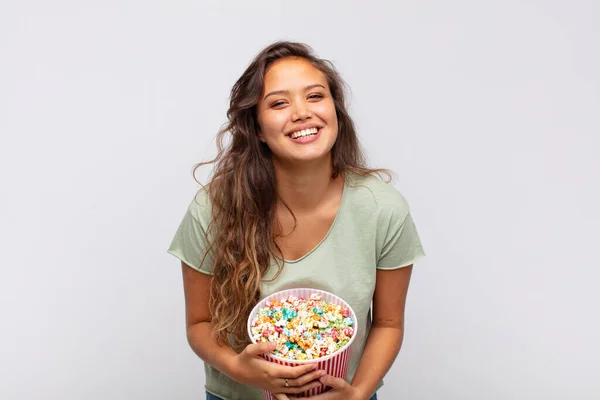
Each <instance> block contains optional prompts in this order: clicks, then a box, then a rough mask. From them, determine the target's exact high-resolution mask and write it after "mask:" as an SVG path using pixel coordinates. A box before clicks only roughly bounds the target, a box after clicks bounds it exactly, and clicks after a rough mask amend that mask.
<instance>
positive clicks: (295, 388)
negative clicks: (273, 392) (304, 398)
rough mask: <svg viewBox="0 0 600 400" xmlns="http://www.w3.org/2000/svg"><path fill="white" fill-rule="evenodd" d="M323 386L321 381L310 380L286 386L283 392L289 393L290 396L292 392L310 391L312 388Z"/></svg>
mask: <svg viewBox="0 0 600 400" xmlns="http://www.w3.org/2000/svg"><path fill="white" fill-rule="evenodd" d="M321 386H322V384H321V382H319V381H312V382H309V383H307V384H305V385H302V386H290V387H284V388H283V389H282V390H283V392H285V393H287V394H288V397H290V393H291V394H299V393H303V392H308V391H309V390H311V389H315V388H318V387H321ZM293 397H296V396H293ZM290 398H292V397H290Z"/></svg>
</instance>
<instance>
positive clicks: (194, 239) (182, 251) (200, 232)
mask: <svg viewBox="0 0 600 400" xmlns="http://www.w3.org/2000/svg"><path fill="white" fill-rule="evenodd" d="M207 197H208V196H207V194H206V193H205V191H204V190H202V191H200V192H199V193H198V195H196V197H195V198H194V200H193V201H192V203H191V204H190V205H189V207H188V209H187V211H186V213H185V215H184V216H183V219H182V220H181V223H180V224H179V227H178V228H177V231H176V232H175V237H174V238H173V240H172V242H171V245H170V246H169V250H168V253H169V254H172V255H173V256H175V257H177V258H179V259H180V260H181V261H183V262H185V263H186V264H187V265H189V266H190V267H192V268H194V269H196V270H198V271H200V272H202V273H205V274H208V275H212V270H213V265H212V264H213V259H214V258H213V253H214V252H213V251H212V250H211V251H210V252H208V254H207V253H206V252H207V250H208V246H209V239H208V237H207V231H208V227H209V224H210V222H211V219H212V217H211V211H212V210H211V206H210V204H209V203H208V199H207ZM205 255H206V257H205Z"/></svg>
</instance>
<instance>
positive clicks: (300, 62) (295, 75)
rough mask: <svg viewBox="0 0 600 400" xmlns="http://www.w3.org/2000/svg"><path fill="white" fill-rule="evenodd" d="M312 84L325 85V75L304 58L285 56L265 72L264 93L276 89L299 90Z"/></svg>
mask: <svg viewBox="0 0 600 400" xmlns="http://www.w3.org/2000/svg"><path fill="white" fill-rule="evenodd" d="M312 84H321V85H323V86H325V87H328V85H327V79H326V78H325V75H324V74H323V73H322V72H321V71H320V70H319V69H318V68H316V67H314V66H313V65H312V64H311V63H309V62H308V61H306V60H304V59H302V58H285V59H282V60H279V61H276V62H275V63H273V65H271V66H270V68H269V69H268V70H267V73H266V74H265V81H264V85H263V93H265V92H267V91H275V90H289V91H293V90H298V89H304V88H305V87H306V86H309V85H312Z"/></svg>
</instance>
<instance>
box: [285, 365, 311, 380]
mask: <svg viewBox="0 0 600 400" xmlns="http://www.w3.org/2000/svg"><path fill="white" fill-rule="evenodd" d="M316 369H317V364H306V365H299V366H297V367H284V366H281V370H280V372H281V375H280V376H281V377H282V378H288V379H290V378H292V379H295V378H299V377H301V376H302V375H304V374H306V373H309V372H312V371H314V370H316Z"/></svg>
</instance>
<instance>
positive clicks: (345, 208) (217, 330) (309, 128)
mask: <svg viewBox="0 0 600 400" xmlns="http://www.w3.org/2000/svg"><path fill="white" fill-rule="evenodd" d="M227 117H228V123H227V124H226V125H225V126H224V127H223V129H222V130H221V131H220V132H219V135H218V143H219V152H218V155H217V157H216V159H215V160H212V161H210V162H209V163H214V164H215V165H214V169H213V174H212V177H211V179H210V182H209V183H208V184H207V185H206V186H205V187H203V188H202V189H201V190H200V191H199V193H198V194H197V195H196V197H195V199H194V201H192V202H191V204H190V206H189V208H188V210H187V213H186V214H185V216H184V218H183V221H182V222H181V225H180V226H179V229H178V230H177V233H176V234H175V238H174V239H173V242H172V244H171V246H170V248H169V252H170V253H171V254H173V255H175V256H176V257H178V258H179V259H180V260H181V262H182V269H183V282H184V293H185V304H186V324H187V338H188V341H189V344H190V346H191V348H192V349H193V350H194V352H195V353H196V354H197V355H198V356H199V357H200V358H202V360H204V364H205V372H206V390H207V398H208V399H215V398H217V399H219V398H220V399H226V400H249V399H250V400H252V399H262V390H261V389H267V390H269V391H271V392H272V393H274V394H277V397H278V398H279V399H286V398H293V397H294V396H293V395H294V394H295V393H300V392H303V391H305V390H309V389H311V388H313V387H316V386H319V385H321V384H325V385H327V386H329V387H331V390H329V391H328V392H327V393H324V394H321V395H318V396H315V397H314V399H315V400H317V399H320V400H327V399H330V400H334V399H343V400H353V399H356V400H358V399H360V400H363V399H364V400H367V399H370V398H376V395H375V394H374V393H375V392H376V390H377V389H378V388H379V387H380V386H381V385H382V384H383V382H382V378H383V377H384V375H385V374H386V372H387V371H388V369H389V368H390V366H391V365H392V363H393V361H394V359H395V358H396V355H397V354H398V351H399V350H400V346H401V344H402V337H403V332H404V304H405V300H406V294H407V290H408V285H409V280H410V275H411V271H412V265H413V263H415V262H416V261H417V260H419V259H420V258H422V257H423V256H424V253H423V249H422V246H421V243H420V240H419V237H418V234H417V231H416V228H415V225H414V223H413V220H412V218H411V215H410V212H409V208H408V204H407V202H406V201H405V199H404V198H403V197H402V195H401V194H400V193H399V192H398V191H397V190H396V189H395V188H394V187H393V186H391V185H390V184H388V183H386V182H385V181H382V180H381V179H380V176H388V177H389V173H388V172H387V171H386V170H373V169H369V168H367V166H366V165H365V162H364V158H363V154H362V152H361V148H360V144H359V142H358V139H357V135H356V131H355V128H354V124H353V122H352V119H351V118H350V116H349V115H348V112H347V110H346V104H345V100H344V84H343V81H342V79H341V77H340V76H339V74H338V73H337V72H336V70H335V68H334V67H333V65H332V64H331V63H329V62H328V61H326V60H322V59H319V58H317V57H316V56H315V55H314V54H313V52H312V50H311V49H310V48H309V47H308V46H306V45H304V44H301V43H291V42H277V43H274V44H272V45H270V46H269V47H267V48H265V49H264V50H263V51H261V52H260V53H259V54H258V55H257V56H256V58H255V59H254V60H253V61H252V63H251V64H250V66H249V67H248V68H247V69H246V71H245V72H244V73H243V75H242V76H241V78H240V79H239V80H238V81H237V82H236V84H235V85H234V87H233V89H232V91H231V101H230V107H229V110H228V112H227ZM226 135H228V137H230V141H229V142H227V143H226V144H225V145H224V139H225V137H226ZM382 138H383V136H382ZM204 164H208V163H201V164H198V165H197V166H196V167H198V166H200V165H204ZM292 287H312V288H317V289H322V290H326V291H329V292H332V293H334V294H336V295H337V296H339V297H341V298H343V299H344V300H345V301H346V302H348V303H349V304H350V306H351V307H352V308H353V309H354V311H355V312H356V315H357V318H358V319H359V321H358V326H359V327H361V329H359V331H358V334H357V336H356V339H355V341H354V343H353V345H352V355H351V359H350V365H349V372H348V376H347V378H346V380H343V379H337V378H334V377H331V376H327V375H325V374H324V371H319V370H317V369H316V366H315V365H307V366H301V367H285V366H280V365H277V364H274V363H269V362H267V361H265V360H263V359H261V358H260V357H257V356H258V355H260V354H262V353H264V352H269V351H271V348H270V347H269V344H267V343H265V344H259V345H254V344H249V338H248V337H247V331H246V321H247V318H248V315H249V313H250V311H251V309H252V308H253V307H254V305H256V303H257V302H258V301H259V300H260V299H261V298H264V297H266V296H267V295H269V294H271V293H274V292H276V291H279V290H282V289H288V288H292ZM371 304H372V305H373V309H372V313H373V314H372V315H371V311H370V307H371Z"/></svg>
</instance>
